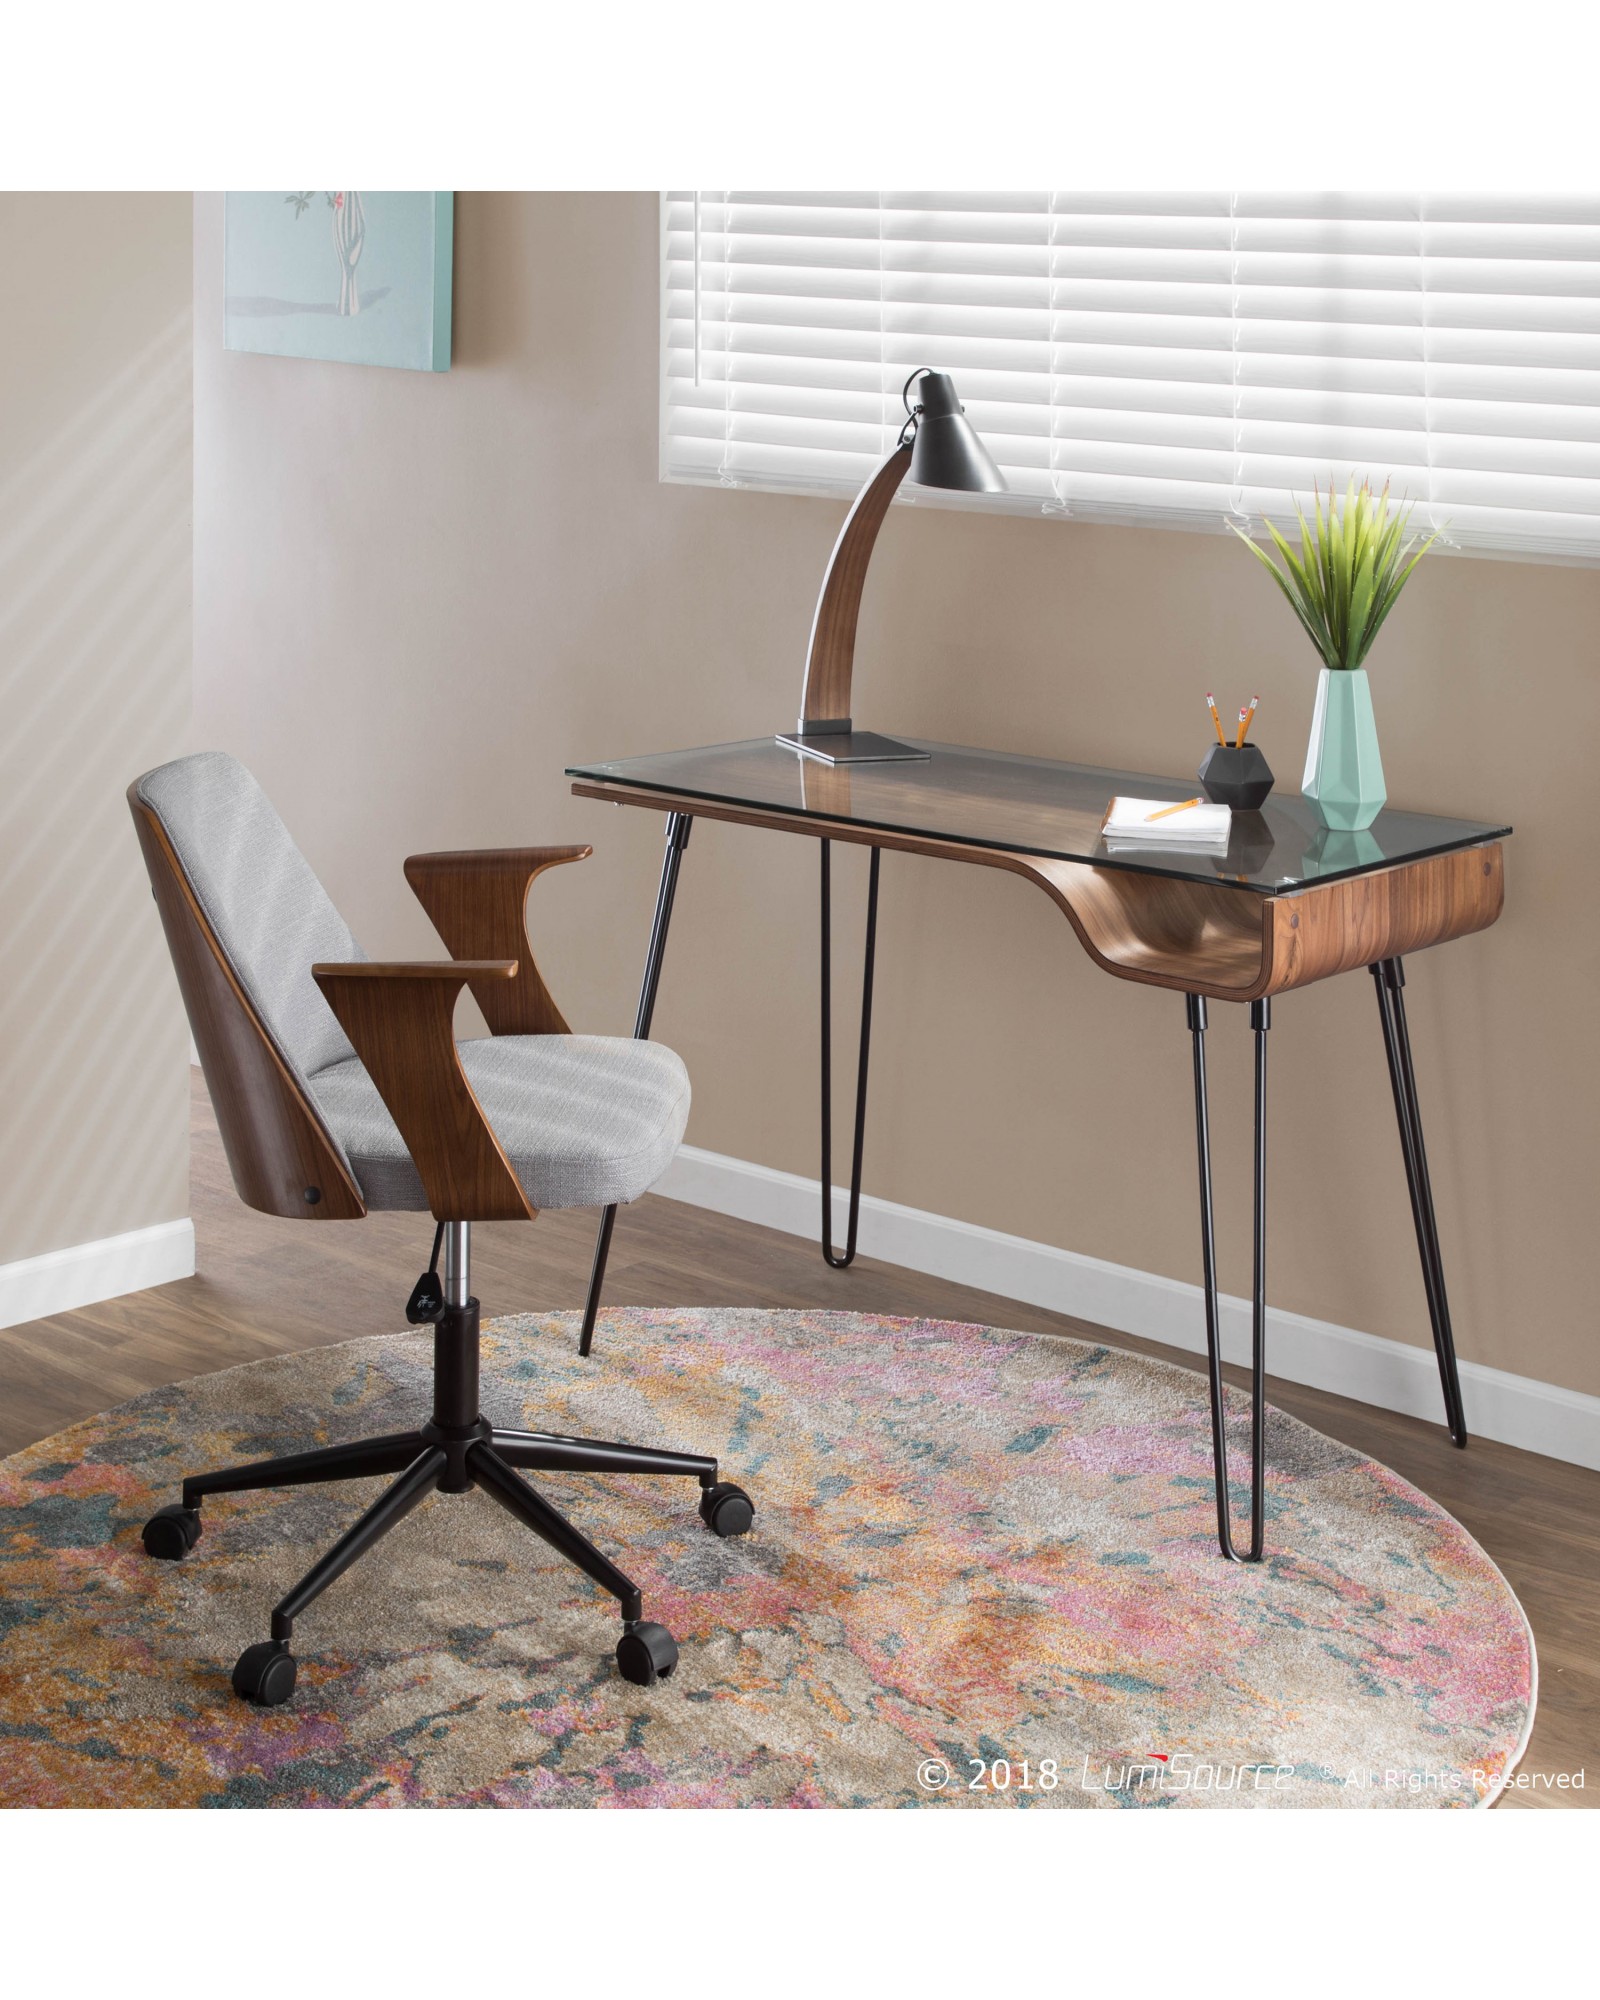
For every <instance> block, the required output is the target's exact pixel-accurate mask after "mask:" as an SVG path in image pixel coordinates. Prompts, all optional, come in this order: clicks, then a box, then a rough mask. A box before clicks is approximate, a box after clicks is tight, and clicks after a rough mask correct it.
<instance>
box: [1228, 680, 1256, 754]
mask: <svg viewBox="0 0 1600 2000" xmlns="http://www.w3.org/2000/svg"><path fill="white" fill-rule="evenodd" d="M1260 700H1261V697H1260V695H1258V694H1253V695H1251V697H1250V706H1249V707H1248V708H1241V709H1240V711H1239V741H1238V742H1237V744H1235V746H1234V747H1235V749H1238V750H1242V749H1243V748H1244V739H1245V737H1246V736H1247V735H1249V733H1250V725H1251V723H1252V722H1254V721H1255V719H1256V706H1257V704H1258V703H1259V701H1260Z"/></svg>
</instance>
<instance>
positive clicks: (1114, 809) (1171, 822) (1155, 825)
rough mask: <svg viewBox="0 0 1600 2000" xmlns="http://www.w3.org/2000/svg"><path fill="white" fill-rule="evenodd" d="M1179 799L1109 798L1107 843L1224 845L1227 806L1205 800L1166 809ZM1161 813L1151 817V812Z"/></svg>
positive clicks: (1228, 823)
mask: <svg viewBox="0 0 1600 2000" xmlns="http://www.w3.org/2000/svg"><path fill="white" fill-rule="evenodd" d="M1181 803H1182V802H1181V801H1180V800H1178V799H1123V798H1116V799H1113V800H1112V801H1111V810H1110V812H1109V813H1108V814H1107V815H1106V822H1105V827H1104V833H1105V840H1106V845H1107V847H1110V848H1115V847H1116V846H1118V845H1120V844H1122V843H1124V842H1126V843H1129V844H1131V845H1137V846H1140V847H1149V846H1157V847H1208V848H1209V847H1226V846H1227V844H1228V831H1229V827H1230V826H1231V824H1232V818H1233V816H1232V814H1231V813H1230V811H1229V809H1228V808H1227V807H1226V806H1214V805H1211V804H1209V803H1204V804H1201V805H1197V806H1184V808H1183V810H1182V812H1168V811H1167V810H1166V808H1167V807H1169V806H1175V805H1179V804H1181ZM1157 813H1159V814H1161V815H1162V816H1161V817H1160V818H1153V817H1152V815H1153V814H1157Z"/></svg>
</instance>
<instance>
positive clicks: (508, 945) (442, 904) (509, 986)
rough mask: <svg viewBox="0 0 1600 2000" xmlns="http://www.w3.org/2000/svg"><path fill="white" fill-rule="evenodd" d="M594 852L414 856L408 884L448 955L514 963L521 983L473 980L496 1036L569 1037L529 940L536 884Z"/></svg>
mask: <svg viewBox="0 0 1600 2000" xmlns="http://www.w3.org/2000/svg"><path fill="white" fill-rule="evenodd" d="M593 852H594V849H593V848H592V847H486V848H481V849H477V850H469V851H467V852H465V853H460V854H413V855H411V856H410V858H409V859H408V860H407V862H406V880H407V881H408V882H409V883H410V884H411V887H412V889H413V890H414V891H415V893H416V897H417V901H418V902H419V903H421V905H422V907H423V908H424V909H425V910H426V911H427V913H428V916H429V919H430V920H431V922H432V924H433V927H434V929H435V930H436V931H437V932H438V933H439V935H440V937H442V938H443V939H444V944H445V949H446V951H448V952H450V953H452V954H453V955H454V957H455V958H457V959H458V960H462V961H465V960H468V959H480V958H492V959H508V958H509V959H515V960H516V961H517V966H516V972H515V976H514V977H512V978H510V979H506V978H504V977H496V978H493V979H487V978H481V977H476V976H475V977H473V978H471V979H469V980H468V982H467V983H468V985H470V986H471V988H472V997H473V999H474V1000H476V1001H477V1003H478V1005H479V1007H481V1008H482V1010H483V1018H484V1019H485V1020H486V1021H487V1022H488V1024H489V1032H490V1034H492V1035H567V1034H570V1033H571V1032H572V1030H571V1029H570V1028H569V1027H568V1026H567V1024H566V1021H565V1020H564V1019H563V1018H562V1014H561V1009H560V1008H559V1007H558V1006H557V1005H556V1003H555V1001H554V1000H552V999H551V997H550V989H549V988H548V987H547V986H546V985H545V983H544V981H543V979H542V978H541V977H540V976H539V968H538V966H537V965H536V964H535V963H534V957H533V948H532V945H531V944H530V942H529V939H528V930H527V914H526V913H527V903H528V891H529V889H530V888H531V887H532V886H533V880H534V877H535V876H537V875H542V874H543V873H544V871H545V870H546V869H547V868H555V867H557V866H559V865H560V863H562V862H563V861H582V860H583V859H584V858H585V857H586V856H588V855H590V854H592V853H593Z"/></svg>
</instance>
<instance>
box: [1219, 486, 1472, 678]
mask: <svg viewBox="0 0 1600 2000" xmlns="http://www.w3.org/2000/svg"><path fill="white" fill-rule="evenodd" d="M1294 511H1295V518H1296V520H1298V521H1299V523H1300V553H1299V555H1296V554H1295V552H1294V550H1293V549H1291V548H1290V546H1289V544H1288V543H1287V542H1286V541H1285V540H1284V538H1283V536H1282V535H1280V534H1279V532H1278V530H1277V529H1276V528H1275V527H1274V526H1273V525H1272V523H1271V522H1270V521H1268V522H1267V523H1266V529H1267V533H1268V534H1269V535H1270V536H1271V537H1272V539H1273V541H1274V542H1276V544H1277V545H1278V550H1279V552H1280V554H1281V555H1282V557H1283V561H1284V564H1285V565H1286V567H1284V568H1280V567H1279V565H1278V564H1277V563H1275V562H1274V561H1273V559H1272V557H1271V556H1270V555H1269V554H1268V553H1267V551H1266V550H1265V549H1263V548H1261V547H1260V546H1259V545H1258V544H1257V543H1255V542H1253V541H1251V539H1250V537H1249V536H1248V535H1247V534H1246V533H1245V532H1244V530H1243V529H1242V528H1238V527H1235V528H1234V533H1235V534H1236V535H1237V536H1238V537H1239V539H1240V541H1242V542H1243V543H1244V545H1245V547H1246V548H1247V549H1248V550H1249V551H1250V553H1251V554H1252V555H1253V556H1255V557H1257V558H1258V560H1259V561H1261V562H1262V563H1264V564H1265V566H1266V567H1267V568H1268V569H1269V570H1270V571H1271V572H1272V575H1273V578H1274V580H1275V582H1276V583H1277V586H1278V588H1279V589H1280V590H1281V591H1282V592H1283V594H1284V596H1285V597H1286V598H1288V600H1289V603H1290V606H1291V608H1292V609H1293V611H1294V615H1295V616H1296V618H1298V619H1299V620H1300V623H1301V624H1302V625H1303V626H1304V627H1305V629H1306V633H1307V636H1308V637H1309V638H1310V640H1311V643H1312V645H1313V646H1315V647H1316V649H1317V651H1318V653H1319V654H1321V656H1322V660H1323V664H1324V665H1325V666H1328V667H1331V668H1332V669H1333V670H1334V671H1335V672H1336V673H1352V672H1354V670H1355V669H1356V668H1357V667H1359V666H1360V665H1361V663H1362V661H1363V660H1365V658H1366V657H1367V654H1368V653H1369V652H1370V651H1371V650H1372V642H1373V640H1374V639H1376V638H1377V636H1378V632H1379V628H1380V627H1381V626H1382V624H1383V621H1384V619H1385V618H1387V617H1388V615H1389V613H1390V612H1391V611H1392V610H1393V609H1394V601H1395V599H1396V598H1397V597H1398V596H1399V595H1400V593H1401V591H1402V590H1403V589H1404V588H1405V584H1406V579H1407V578H1408V577H1409V576H1410V574H1411V572H1412V571H1413V570H1414V569H1415V568H1416V566H1417V564H1418V563H1419V562H1421V560H1422V558H1423V557H1424V556H1425V555H1426V554H1427V553H1428V550H1429V549H1430V548H1432V546H1433V544H1434V542H1435V541H1436V540H1437V539H1438V537H1437V535H1430V536H1429V537H1428V539H1427V540H1426V541H1425V542H1424V543H1423V544H1422V546H1421V547H1420V548H1418V547H1417V543H1416V539H1415V538H1414V537H1413V538H1412V539H1411V540H1410V541H1406V540H1405V539H1404V537H1405V531H1406V525H1407V523H1408V522H1409V520H1410V518H1411V510H1410V508H1408V507H1391V505H1390V501H1389V488H1388V486H1387V484H1386V485H1385V486H1384V489H1383V491H1382V492H1381V493H1379V494H1376V495H1374V493H1373V491H1372V488H1371V487H1370V486H1369V485H1368V484H1367V482H1366V481H1365V480H1363V481H1362V483H1361V485H1360V486H1359V487H1358V486H1357V485H1356V482H1355V480H1354V478H1352V479H1351V481H1350V483H1349V485H1348V486H1347V487H1346V488H1345V495H1344V502H1343V505H1342V506H1341V505H1340V504H1339V503H1338V502H1337V501H1335V499H1334V495H1333V487H1332V485H1331V484H1330V486H1329V488H1328V492H1327V498H1326V503H1324V499H1323V496H1322V495H1321V494H1320V493H1319V492H1318V491H1317V489H1316V488H1315V487H1314V486H1313V488H1312V500H1311V522H1310V523H1309V524H1308V523H1307V521H1306V517H1305V515H1304V514H1303V513H1302V512H1301V510H1300V508H1299V506H1298V505H1296V507H1295V510H1294ZM1230 525H1231V524H1230ZM1413 549H1416V553H1415V555H1413V554H1412V550H1413ZM1408 557H1409V558H1410V560H1409V561H1408V560H1407V558H1408Z"/></svg>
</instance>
